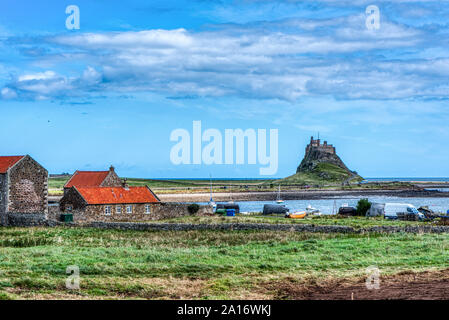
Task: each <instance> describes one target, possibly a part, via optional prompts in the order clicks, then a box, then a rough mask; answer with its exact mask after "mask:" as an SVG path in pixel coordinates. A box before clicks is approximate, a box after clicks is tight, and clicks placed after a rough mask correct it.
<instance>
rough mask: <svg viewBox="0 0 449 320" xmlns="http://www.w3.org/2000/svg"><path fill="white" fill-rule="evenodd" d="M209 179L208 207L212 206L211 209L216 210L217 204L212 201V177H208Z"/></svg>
mask: <svg viewBox="0 0 449 320" xmlns="http://www.w3.org/2000/svg"><path fill="white" fill-rule="evenodd" d="M209 178H210V200H209V205H210V206H212V208H213V209H214V210H215V208H217V204H216V203H215V201H214V199H213V198H212V175H209Z"/></svg>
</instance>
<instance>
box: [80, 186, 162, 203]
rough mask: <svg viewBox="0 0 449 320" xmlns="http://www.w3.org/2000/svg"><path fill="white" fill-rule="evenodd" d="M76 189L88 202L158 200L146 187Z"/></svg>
mask: <svg viewBox="0 0 449 320" xmlns="http://www.w3.org/2000/svg"><path fill="white" fill-rule="evenodd" d="M75 188H76V190H78V192H79V193H80V194H81V195H82V196H83V198H84V200H86V201H87V203H88V204H119V203H155V202H159V200H158V199H156V197H155V196H154V194H153V193H152V192H151V190H150V189H149V188H147V187H128V188H124V187H90V188H78V187H75Z"/></svg>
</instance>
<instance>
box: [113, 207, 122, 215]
mask: <svg viewBox="0 0 449 320" xmlns="http://www.w3.org/2000/svg"><path fill="white" fill-rule="evenodd" d="M115 213H117V214H121V213H122V206H116V207H115Z"/></svg>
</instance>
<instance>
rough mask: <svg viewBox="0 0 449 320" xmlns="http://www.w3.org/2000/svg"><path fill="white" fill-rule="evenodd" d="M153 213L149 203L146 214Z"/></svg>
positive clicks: (146, 206)
mask: <svg viewBox="0 0 449 320" xmlns="http://www.w3.org/2000/svg"><path fill="white" fill-rule="evenodd" d="M150 213H151V206H150V205H149V204H147V205H145V214H150Z"/></svg>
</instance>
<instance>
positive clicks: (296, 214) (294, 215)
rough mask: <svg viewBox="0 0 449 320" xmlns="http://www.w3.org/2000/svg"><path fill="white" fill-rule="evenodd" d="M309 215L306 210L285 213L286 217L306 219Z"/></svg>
mask: <svg viewBox="0 0 449 320" xmlns="http://www.w3.org/2000/svg"><path fill="white" fill-rule="evenodd" d="M306 216H307V212H305V211H298V212H293V213H288V214H286V215H285V217H286V218H290V219H304V218H305V217H306Z"/></svg>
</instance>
